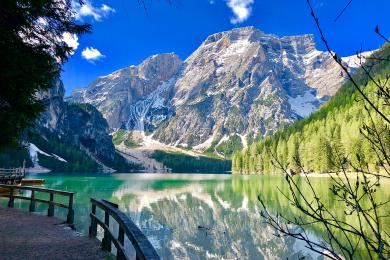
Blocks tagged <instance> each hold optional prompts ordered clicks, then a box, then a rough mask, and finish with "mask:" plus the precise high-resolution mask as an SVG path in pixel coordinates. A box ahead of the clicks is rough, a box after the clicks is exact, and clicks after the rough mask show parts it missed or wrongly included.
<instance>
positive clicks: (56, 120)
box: [30, 80, 123, 171]
mask: <svg viewBox="0 0 390 260" xmlns="http://www.w3.org/2000/svg"><path fill="white" fill-rule="evenodd" d="M64 93H65V90H64V87H63V84H62V82H61V81H60V80H58V81H57V82H55V83H54V84H53V87H52V88H51V89H50V90H48V91H46V92H41V93H38V94H37V98H38V99H40V100H43V101H44V102H45V103H46V110H45V112H43V113H42V114H41V116H40V117H39V119H38V121H37V123H36V127H35V129H34V131H35V132H37V133H38V134H39V135H40V137H42V138H43V139H45V140H47V141H48V142H50V140H51V141H53V140H58V141H60V142H61V143H63V144H65V145H69V146H72V147H74V148H76V149H78V150H80V151H83V152H85V153H86V154H87V156H88V157H90V158H91V159H92V160H93V161H95V162H96V163H97V164H98V165H100V167H99V168H100V169H101V170H103V171H111V170H112V168H113V167H112V166H113V165H114V164H116V161H117V160H118V159H119V160H120V158H118V155H117V154H116V151H115V147H114V144H113V143H112V138H111V136H110V135H109V134H108V129H109V127H108V124H107V121H106V120H105V119H104V118H103V116H102V115H101V113H100V112H99V111H98V110H97V109H96V108H95V107H93V106H92V105H90V104H68V103H67V102H65V101H64ZM52 139H53V140H52ZM39 148H41V147H39ZM39 148H38V147H36V145H35V144H33V148H32V146H31V145H30V154H31V153H34V154H35V155H36V152H37V151H38V153H41V154H44V155H46V156H51V155H50V154H49V153H47V152H43V151H41V150H40V149H39ZM58 155H59V156H58ZM58 155H57V154H55V155H54V157H55V158H57V159H59V160H61V161H63V162H65V163H68V162H69V161H70V158H63V157H64V156H62V155H60V154H58ZM122 160H123V158H122ZM36 164H37V165H39V164H38V163H36ZM81 168H82V166H81Z"/></svg>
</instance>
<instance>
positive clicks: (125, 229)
mask: <svg viewBox="0 0 390 260" xmlns="http://www.w3.org/2000/svg"><path fill="white" fill-rule="evenodd" d="M91 204H92V212H91V214H90V217H91V226H90V227H89V234H90V236H92V237H96V235H97V226H98V225H99V226H101V227H102V228H103V230H104V237H103V239H102V249H103V250H106V251H109V252H111V243H113V244H114V246H115V247H116V249H117V259H129V257H128V256H127V255H126V252H125V246H124V241H125V236H126V237H127V238H128V239H129V241H130V242H131V244H132V245H133V247H134V249H135V254H136V259H148V260H149V259H150V260H154V259H160V257H159V256H158V254H157V252H156V250H155V249H154V247H153V246H152V244H150V242H149V240H148V239H147V238H146V236H145V235H144V234H143V233H142V232H141V230H139V228H138V227H137V226H136V225H135V224H134V222H133V221H131V220H130V219H129V218H128V217H127V216H126V215H125V214H124V213H123V212H121V211H120V210H119V209H118V205H116V204H114V203H111V202H109V201H106V200H97V199H94V198H91ZM96 208H100V209H101V210H103V211H104V220H101V219H100V218H99V217H98V216H97V215H96ZM110 217H112V218H113V219H114V220H115V221H116V222H117V223H118V226H119V229H118V234H117V235H115V234H113V232H112V231H111V230H110Z"/></svg>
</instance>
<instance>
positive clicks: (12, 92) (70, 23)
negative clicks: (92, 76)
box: [0, 0, 90, 149]
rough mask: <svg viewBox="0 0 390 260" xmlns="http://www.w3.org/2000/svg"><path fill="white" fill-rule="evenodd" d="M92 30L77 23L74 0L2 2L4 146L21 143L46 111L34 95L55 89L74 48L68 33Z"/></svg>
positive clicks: (0, 117) (0, 131) (0, 114)
mask: <svg viewBox="0 0 390 260" xmlns="http://www.w3.org/2000/svg"><path fill="white" fill-rule="evenodd" d="M89 29H90V26H89V25H86V24H77V23H76V22H75V14H74V13H73V11H72V8H71V1H70V0H59V1H58V0H2V1H1V2H0V57H1V59H0V85H1V88H0V125H1V127H0V149H2V148H5V147H11V146H17V145H18V144H19V140H20V137H21V135H22V133H23V131H24V130H25V129H26V128H27V127H29V126H31V125H32V124H33V122H34V119H35V118H36V117H37V116H38V115H39V113H40V112H41V111H42V110H43V109H44V104H43V103H42V102H41V101H39V100H37V98H36V93H37V92H39V91H44V90H47V89H49V88H50V87H51V84H52V82H53V81H54V80H55V79H56V78H58V77H59V73H60V69H61V65H62V63H63V62H64V61H66V60H67V58H68V56H69V55H70V54H71V53H72V51H73V50H72V48H71V47H69V46H68V45H67V44H66V43H65V42H64V41H63V35H64V33H69V34H71V35H73V34H76V35H78V34H82V33H84V32H87V31H89Z"/></svg>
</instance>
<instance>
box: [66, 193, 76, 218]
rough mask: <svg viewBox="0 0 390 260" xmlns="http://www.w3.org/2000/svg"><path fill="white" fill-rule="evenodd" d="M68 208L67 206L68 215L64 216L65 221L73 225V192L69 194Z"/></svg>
mask: <svg viewBox="0 0 390 260" xmlns="http://www.w3.org/2000/svg"><path fill="white" fill-rule="evenodd" d="M68 206H69V208H68V215H67V217H66V223H68V224H69V225H73V222H74V209H73V194H70V195H69V205H68Z"/></svg>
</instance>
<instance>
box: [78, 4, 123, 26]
mask: <svg viewBox="0 0 390 260" xmlns="http://www.w3.org/2000/svg"><path fill="white" fill-rule="evenodd" d="M72 6H73V9H74V11H75V13H76V19H77V20H80V21H83V19H84V18H86V17H91V18H92V19H94V20H95V21H101V20H102V19H103V18H106V17H107V16H109V15H110V14H112V13H115V12H116V11H115V9H114V8H112V7H110V6H108V5H106V4H102V5H101V6H100V7H96V6H94V5H93V3H92V2H91V1H89V0H85V1H84V2H83V4H80V2H79V1H78V0H72Z"/></svg>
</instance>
